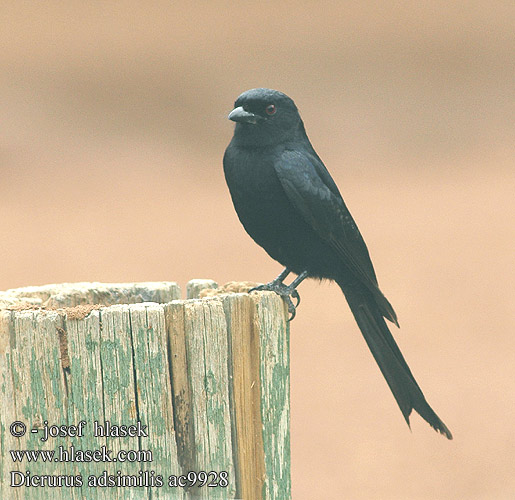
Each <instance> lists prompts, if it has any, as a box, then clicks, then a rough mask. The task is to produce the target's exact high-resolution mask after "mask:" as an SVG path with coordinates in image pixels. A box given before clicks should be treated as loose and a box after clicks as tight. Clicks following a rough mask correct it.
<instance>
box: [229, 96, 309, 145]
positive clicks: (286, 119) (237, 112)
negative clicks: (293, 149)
mask: <svg viewBox="0 0 515 500" xmlns="http://www.w3.org/2000/svg"><path fill="white" fill-rule="evenodd" d="M228 118H229V120H232V121H234V122H236V128H235V130H234V138H235V140H237V141H238V142H240V143H242V144H245V145H247V146H253V147H259V146H271V145H275V144H280V143H283V142H287V141H288V140H291V139H293V138H294V137H295V135H296V134H297V133H299V131H304V126H303V125H302V120H301V118H300V115H299V112H298V110H297V106H295V103H294V102H293V100H292V99H290V98H289V97H288V96H287V95H286V94H283V93H282V92H279V91H277V90H272V89H262V88H259V89H252V90H247V91H246V92H243V94H241V95H240V96H239V97H238V99H236V102H235V103H234V109H233V110H232V111H231V112H230V113H229V116H228Z"/></svg>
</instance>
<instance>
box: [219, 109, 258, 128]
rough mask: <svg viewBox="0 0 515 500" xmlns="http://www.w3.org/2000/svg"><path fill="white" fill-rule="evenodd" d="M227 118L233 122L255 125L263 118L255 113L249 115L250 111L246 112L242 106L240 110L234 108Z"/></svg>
mask: <svg viewBox="0 0 515 500" xmlns="http://www.w3.org/2000/svg"><path fill="white" fill-rule="evenodd" d="M227 118H229V120H232V121H233V122H239V123H252V124H253V125H255V124H256V123H257V121H258V120H259V119H260V118H261V117H260V116H259V115H255V114H254V113H249V112H248V111H245V110H244V109H243V107H242V106H239V107H238V108H234V109H233V110H232V111H231V112H230V113H229V116H228V117H227Z"/></svg>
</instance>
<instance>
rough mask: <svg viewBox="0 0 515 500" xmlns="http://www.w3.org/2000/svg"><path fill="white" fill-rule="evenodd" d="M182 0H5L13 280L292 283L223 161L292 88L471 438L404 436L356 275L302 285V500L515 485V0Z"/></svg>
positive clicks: (417, 430)
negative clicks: (251, 121)
mask: <svg viewBox="0 0 515 500" xmlns="http://www.w3.org/2000/svg"><path fill="white" fill-rule="evenodd" d="M183 4H186V2H183ZM180 5H181V4H180V3H177V6H173V5H172V4H171V2H152V3H150V2H98V1H92V2H78V1H68V2H55V1H49V2H44V3H42V2H41V3H40V2H37V3H36V2H33V3H31V2H21V1H16V2H15V1H4V2H2V5H1V6H0V16H1V17H0V19H1V21H0V22H1V25H0V176H1V182H0V237H1V245H0V262H2V268H1V271H0V289H7V288H13V287H20V286H25V285H38V284H45V283H56V282H66V281H96V280H98V281H150V280H175V281H178V282H179V283H180V285H181V286H182V287H184V286H185V284H186V282H187V281H188V280H189V279H191V278H212V279H214V280H216V281H218V282H220V283H224V282H226V281H230V280H253V281H260V282H264V281H268V280H270V279H271V278H273V277H275V276H276V274H277V273H278V272H279V271H280V269H281V268H280V266H279V265H278V264H277V263H275V262H273V261H272V260H271V259H270V258H269V257H268V256H267V255H266V254H265V253H264V251H263V250H261V249H260V248H259V247H257V246H256V245H255V244H254V243H253V242H252V241H251V239H250V238H249V237H248V236H247V235H246V234H245V232H244V230H243V228H242V227H241V226H240V224H239V222H238V220H237V218H236V215H235V213H234V210H233V208H232V204H231V201H230V198H229V194H228V191H227V189H226V186H225V182H224V179H223V172H222V166H221V161H222V155H223V151H224V149H225V147H226V145H227V143H228V142H229V140H230V137H231V135H232V129H233V124H232V123H230V122H229V121H227V119H226V115H227V113H228V112H229V111H230V110H231V109H232V103H233V101H234V100H235V99H236V97H237V96H238V95H239V94H240V93H241V92H242V91H244V90H246V89H248V88H252V87H258V86H266V87H272V88H276V89H279V90H282V91H284V92H286V93H287V94H289V95H290V96H291V97H292V98H294V99H295V101H296V103H297V105H298V107H299V108H300V110H301V113H302V116H303V119H304V121H305V123H306V127H307V131H308V134H309V136H310V138H311V140H312V142H313V144H314V146H315V148H316V150H317V151H318V153H319V154H320V156H321V157H322V159H323V160H324V161H325V163H326V165H327V166H328V168H329V169H330V171H331V172H332V174H333V176H334V178H335V180H336V182H337V183H338V185H339V186H340V189H341V192H342V194H343V196H344V198H345V200H346V202H347V204H348V205H349V207H350V209H351V211H352V213H353V215H354V217H355V218H356V219H357V221H358V224H359V226H360V228H361V231H362V233H363V235H364V237H365V240H366V241H367V244H368V246H369V249H370V252H371V255H372V258H373V261H374V263H375V266H376V270H377V274H378V276H379V280H380V283H381V286H382V289H383V290H384V292H385V293H386V295H387V296H388V297H389V299H390V300H391V302H392V303H393V304H394V307H395V309H396V311H397V313H398V315H399V318H400V324H401V325H402V329H401V330H399V331H395V332H394V334H395V336H396V338H397V340H398V342H399V344H400V346H401V348H402V350H403V352H404V354H405V356H406V358H407V360H408V362H409V364H410V366H411V368H412V370H413V372H414V373H415V376H416V377H417V379H418V381H419V383H420V385H421V387H422V388H423V390H424V392H425V394H426V396H427V398H428V400H429V402H430V403H431V404H432V405H433V406H434V408H435V410H436V411H437V413H438V414H439V415H440V416H441V417H442V419H443V420H444V421H445V422H446V423H447V425H448V426H449V427H450V428H451V430H452V431H453V433H454V436H455V439H454V441H452V442H448V441H447V440H445V439H444V438H443V437H441V436H439V435H437V434H436V433H434V432H433V431H432V430H431V429H430V428H429V427H428V426H427V425H426V424H425V422H423V421H422V420H421V419H420V418H419V417H418V416H417V415H413V416H412V432H410V431H409V430H408V428H407V427H406V425H405V423H404V421H403V419H402V415H401V413H400V411H399V410H398V408H397V406H396V404H395V401H394V399H393V397H392V395H391V394H390V391H389V389H388V387H387V385H386V384H385V382H384V380H383V378H382V376H381V374H380V372H379V370H378V369H377V367H376V365H375V362H374V361H373V358H372V356H371V355H370V353H369V352H368V350H367V347H366V345H365V342H364V341H363V339H362V337H361V335H360V333H359V330H358V328H357V326H356V325H355V323H354V320H353V318H352V317H351V314H350V312H349V310H348V307H347V305H346V303H345V301H344V299H343V297H342V296H341V294H340V293H339V291H338V288H337V287H336V286H334V285H331V284H329V283H322V284H319V283H316V282H306V283H304V284H303V285H302V287H301V295H302V305H301V307H300V310H299V312H298V314H297V319H296V320H295V321H294V323H293V324H292V331H291V334H292V337H291V358H292V386H291V391H292V436H291V438H292V476H293V477H292V480H293V498H294V499H295V500H308V499H326V498H331V499H332V498H335V499H338V498H343V499H367V500H368V499H455V498H460V499H504V498H515V369H514V366H515V348H514V340H513V339H514V334H515V310H514V295H515V294H514V292H513V291H514V281H515V273H514V259H513V253H514V252H513V247H514V242H515V233H514V217H513V214H514V202H513V198H514V192H515V174H514V169H513V167H514V162H513V158H514V147H513V145H514V139H515V125H514V120H513V117H514V116H515V92H514V82H515V67H514V60H515V58H514V54H515V36H514V33H515V4H514V3H513V2H512V1H510V0H507V1H504V2H503V1H488V2H487V1H482V2H475V1H467V2H462V1H458V2H447V1H434V2H404V1H401V2H394V3H391V2H384V3H381V2H372V1H365V2H340V3H337V2H334V3H328V4H322V3H320V2H281V3H280V4H278V3H268V2H267V3H265V2H261V3H256V2H254V3H251V2H243V1H239V2H235V1H232V2H216V3H215V2H212V3H207V2H192V3H189V4H187V6H180ZM337 5H338V6H337ZM172 472H174V471H170V473H172Z"/></svg>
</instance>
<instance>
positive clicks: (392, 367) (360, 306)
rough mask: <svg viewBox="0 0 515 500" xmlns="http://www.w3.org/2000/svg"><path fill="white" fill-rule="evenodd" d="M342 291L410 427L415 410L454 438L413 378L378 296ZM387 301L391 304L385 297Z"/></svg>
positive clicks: (343, 289)
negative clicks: (385, 319)
mask: <svg viewBox="0 0 515 500" xmlns="http://www.w3.org/2000/svg"><path fill="white" fill-rule="evenodd" d="M340 288H342V291H343V293H344V294H345V298H346V299H347V302H348V303H349V306H350V308H351V311H352V314H353V315H354V318H355V319H356V322H357V323H358V326H359V328H360V330H361V332H362V334H363V336H364V337H365V340H366V342H367V344H368V347H369V348H370V351H371V352H372V354H373V356H374V358H375V360H376V362H377V364H378V365H379V368H380V369H381V372H382V373H383V375H384V378H385V379H386V382H387V383H388V385H389V386H390V389H391V391H392V393H393V395H394V397H395V400H396V401H397V404H398V405H399V408H400V410H401V412H402V414H403V415H404V418H405V420H406V423H407V424H408V426H409V425H410V423H409V416H410V414H411V411H412V410H413V409H414V410H416V411H417V413H419V415H420V416H421V417H422V418H423V419H424V420H426V421H427V422H428V423H429V425H430V426H431V427H433V429H435V430H436V431H438V432H440V433H441V434H443V435H444V436H445V437H447V438H448V439H452V434H451V432H450V430H449V429H448V428H447V426H446V425H445V424H444V423H443V422H442V421H441V420H440V418H439V417H438V415H437V414H436V413H435V412H434V411H433V409H432V408H431V407H430V406H429V404H428V403H427V401H426V399H425V397H424V394H423V393H422V391H421V389H420V387H419V386H418V384H417V382H416V380H415V378H414V377H413V374H412V373H411V370H410V369H409V367H408V364H407V363H406V361H405V359H404V357H403V355H402V353H401V351H400V349H399V347H398V346H397V343H396V342H395V340H394V338H393V336H392V334H391V333H390V330H389V329H388V326H387V325H386V323H385V321H384V319H383V307H382V306H381V305H378V304H377V303H376V301H375V300H374V298H375V297H374V296H373V295H372V294H371V293H370V292H369V291H368V290H360V291H356V290H349V288H348V287H345V288H347V290H346V289H345V288H344V287H343V286H342V285H340ZM384 300H385V301H386V302H387V303H388V305H390V304H389V302H388V301H387V300H386V298H385V299H384ZM390 308H391V306H390ZM392 311H393V308H392ZM394 314H395V313H394ZM388 319H390V318H388Z"/></svg>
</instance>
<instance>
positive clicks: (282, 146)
mask: <svg viewBox="0 0 515 500" xmlns="http://www.w3.org/2000/svg"><path fill="white" fill-rule="evenodd" d="M228 118H229V119H230V120H232V121H234V122H236V127H235V129H234V136H233V138H232V140H231V142H230V144H229V146H228V147H227V149H226V151H225V155H224V161H223V163H224V172H225V179H226V181H227V185H228V186H229V191H230V193H231V197H232V201H233V203H234V208H235V209H236V212H237V214H238V217H239V219H240V221H241V223H242V224H243V227H244V228H245V230H246V231H247V233H249V235H250V236H251V237H252V238H253V239H254V241H255V242H256V243H257V244H258V245H260V246H262V247H263V248H264V249H265V250H266V252H267V253H268V254H269V255H270V257H272V258H273V259H275V260H277V261H278V262H280V263H281V264H282V265H283V266H285V269H284V271H283V272H282V273H281V274H280V275H279V276H278V277H277V278H276V279H275V280H273V281H272V282H270V283H268V284H266V285H262V286H260V287H257V289H260V290H273V291H275V292H276V293H278V294H279V295H281V296H283V297H284V298H285V300H286V301H287V303H288V309H289V311H290V313H291V319H293V317H294V315H295V307H296V306H294V305H293V302H292V300H291V297H293V298H294V299H296V301H297V305H298V303H299V301H300V297H299V294H298V292H297V290H296V287H297V285H299V283H300V282H301V281H302V280H304V279H305V278H319V279H330V280H334V281H336V283H338V285H339V286H340V288H341V289H342V292H343V293H344V295H345V298H346V299H347V302H348V304H349V306H350V308H351V311H352V314H353V315H354V318H355V319H356V322H357V323H358V326H359V328H360V330H361V332H362V333H363V336H364V337H365V340H366V342H367V344H368V347H369V348H370V350H371V351H372V354H373V355H374V358H375V360H376V361H377V364H378V365H379V368H380V369H381V372H382V373H383V375H384V377H385V379H386V381H387V382H388V385H389V386H390V389H391V391H392V393H393V395H394V397H395V399H396V401H397V404H398V405H399V408H400V409H401V412H402V414H403V415H404V418H405V420H406V422H407V424H408V426H409V425H410V424H409V416H410V414H411V410H413V409H415V410H416V411H417V412H418V413H419V414H420V415H421V416H422V418H424V419H425V420H426V421H427V422H428V423H429V425H431V427H433V428H434V429H435V430H437V431H438V432H440V433H442V434H443V435H445V436H446V437H447V438H448V439H452V434H451V432H450V431H449V429H448V428H447V427H446V425H445V424H444V423H443V422H442V421H441V420H440V418H439V417H438V415H437V414H436V413H435V412H434V411H433V409H432V408H431V407H430V406H429V404H428V403H427V401H426V399H425V397H424V395H423V394H422V391H421V389H420V387H419V386H418V384H417V382H416V381H415V378H414V377H413V375H412V373H411V370H410V369H409V367H408V365H407V363H406V361H405V360H404V357H403V355H402V353H401V351H400V350H399V347H398V346H397V344H396V343H395V340H394V338H393V336H392V334H391V333H390V330H389V329H388V326H387V325H386V322H385V320H384V318H386V319H387V320H389V321H391V322H392V323H394V324H395V325H397V326H399V324H398V322H397V316H396V314H395V311H394V310H393V307H392V306H391V305H390V303H389V302H388V300H387V299H386V297H385V296H384V295H383V294H382V292H381V290H379V286H378V284H377V278H376V274H375V272H374V267H373V266H372V262H371V260H370V256H369V253H368V249H367V247H366V245H365V242H364V241H363V238H362V236H361V233H360V232H359V230H358V227H357V226H356V223H355V222H354V219H353V218H352V216H351V214H350V212H349V210H348V209H347V207H346V206H345V202H344V201H343V199H342V196H341V194H340V191H339V190H338V187H337V186H336V184H335V182H334V181H333V179H332V177H331V175H330V174H329V172H328V170H327V169H326V167H325V165H324V164H323V162H322V160H321V159H320V158H319V157H318V155H317V154H316V152H315V150H314V149H313V146H311V143H310V141H309V139H308V136H307V135H306V131H305V129H304V124H303V122H302V119H301V118H300V115H299V112H298V110H297V107H296V106H295V103H294V102H293V100H292V99H290V98H289V97H288V96H287V95H285V94H283V93H282V92H278V91H277V90H271V89H263V88H260V89H252V90H248V91H247V92H244V93H243V94H241V95H240V96H239V97H238V99H237V100H236V102H235V104H234V109H233V110H232V111H231V113H230V114H229V117H228ZM291 272H293V273H295V274H297V275H298V276H297V278H295V279H294V280H293V281H292V283H291V284H290V285H288V286H287V285H285V284H284V283H283V281H284V279H285V278H286V277H287V276H288V275H289V274H290V273H291Z"/></svg>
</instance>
